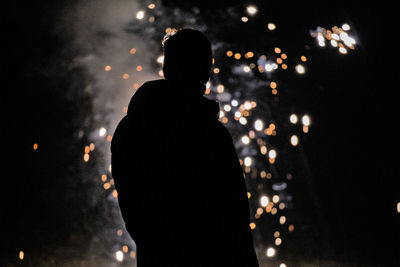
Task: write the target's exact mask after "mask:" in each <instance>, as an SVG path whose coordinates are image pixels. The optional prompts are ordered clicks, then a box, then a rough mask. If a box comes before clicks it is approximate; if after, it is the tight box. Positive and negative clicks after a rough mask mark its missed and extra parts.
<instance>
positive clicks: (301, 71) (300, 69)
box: [295, 64, 306, 74]
mask: <svg viewBox="0 0 400 267" xmlns="http://www.w3.org/2000/svg"><path fill="white" fill-rule="evenodd" d="M295 69H296V71H297V73H298V74H304V73H305V72H306V68H304V66H303V65H301V64H297V65H296V67H295Z"/></svg>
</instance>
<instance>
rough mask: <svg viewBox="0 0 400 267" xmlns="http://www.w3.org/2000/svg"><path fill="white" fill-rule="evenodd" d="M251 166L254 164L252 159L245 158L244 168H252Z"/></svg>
mask: <svg viewBox="0 0 400 267" xmlns="http://www.w3.org/2000/svg"><path fill="white" fill-rule="evenodd" d="M251 164H252V160H251V158H250V157H245V158H244V166H246V167H250V166H251Z"/></svg>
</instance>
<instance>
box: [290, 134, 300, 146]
mask: <svg viewBox="0 0 400 267" xmlns="http://www.w3.org/2000/svg"><path fill="white" fill-rule="evenodd" d="M290 143H291V144H292V146H297V145H298V144H299V138H298V137H297V135H292V137H290Z"/></svg>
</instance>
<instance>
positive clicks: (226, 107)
mask: <svg viewBox="0 0 400 267" xmlns="http://www.w3.org/2000/svg"><path fill="white" fill-rule="evenodd" d="M231 109H232V107H231V106H230V105H228V104H226V105H225V106H224V110H225V111H226V112H229V111H231Z"/></svg>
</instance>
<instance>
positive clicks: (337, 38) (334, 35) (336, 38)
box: [331, 33, 341, 41]
mask: <svg viewBox="0 0 400 267" xmlns="http://www.w3.org/2000/svg"><path fill="white" fill-rule="evenodd" d="M331 36H332V39H334V40H336V41H339V39H341V38H340V37H339V35H337V34H336V33H332V35H331Z"/></svg>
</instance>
